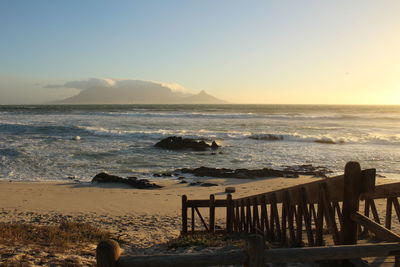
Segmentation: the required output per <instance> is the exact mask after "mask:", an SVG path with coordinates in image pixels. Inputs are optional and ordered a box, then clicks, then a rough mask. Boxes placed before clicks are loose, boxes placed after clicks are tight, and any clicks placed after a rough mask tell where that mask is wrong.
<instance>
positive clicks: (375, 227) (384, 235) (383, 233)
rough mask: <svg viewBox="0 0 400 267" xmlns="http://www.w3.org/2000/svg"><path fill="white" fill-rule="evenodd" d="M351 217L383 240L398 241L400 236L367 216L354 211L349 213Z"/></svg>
mask: <svg viewBox="0 0 400 267" xmlns="http://www.w3.org/2000/svg"><path fill="white" fill-rule="evenodd" d="M351 219H352V220H353V221H354V222H356V223H358V224H361V225H362V226H365V227H367V228H368V230H369V231H371V232H372V233H374V234H375V235H376V236H377V237H378V238H379V239H381V240H383V241H389V242H390V241H393V242H400V236H399V235H398V234H396V233H394V232H392V231H390V230H389V229H387V228H385V227H383V226H382V225H380V224H378V223H376V222H374V221H373V220H371V219H369V218H368V217H365V216H364V215H362V214H361V213H359V212H354V213H353V214H352V215H351Z"/></svg>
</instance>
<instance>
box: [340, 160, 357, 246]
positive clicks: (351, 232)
mask: <svg viewBox="0 0 400 267" xmlns="http://www.w3.org/2000/svg"><path fill="white" fill-rule="evenodd" d="M360 194H361V168H360V164H359V163H358V162H354V161H350V162H348V163H347V164H346V166H345V168H344V195H343V209H342V221H343V228H342V231H341V233H342V234H341V241H342V244H344V245H351V244H356V243H357V237H358V227H357V223H356V222H354V221H353V220H352V219H351V215H352V214H353V213H354V212H358V210H359V205H360Z"/></svg>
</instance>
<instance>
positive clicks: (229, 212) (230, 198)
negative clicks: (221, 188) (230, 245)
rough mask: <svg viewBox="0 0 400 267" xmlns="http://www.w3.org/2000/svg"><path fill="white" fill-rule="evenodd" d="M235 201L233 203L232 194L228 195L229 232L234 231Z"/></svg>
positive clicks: (227, 223) (227, 226)
mask: <svg viewBox="0 0 400 267" xmlns="http://www.w3.org/2000/svg"><path fill="white" fill-rule="evenodd" d="M233 220H234V216H233V203H232V195H231V194H228V195H226V231H227V232H228V233H232V231H233Z"/></svg>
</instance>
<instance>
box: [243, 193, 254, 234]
mask: <svg viewBox="0 0 400 267" xmlns="http://www.w3.org/2000/svg"><path fill="white" fill-rule="evenodd" d="M245 203H246V225H247V229H246V232H247V233H251V232H253V230H254V228H253V224H252V220H251V207H250V199H249V198H246V199H245Z"/></svg>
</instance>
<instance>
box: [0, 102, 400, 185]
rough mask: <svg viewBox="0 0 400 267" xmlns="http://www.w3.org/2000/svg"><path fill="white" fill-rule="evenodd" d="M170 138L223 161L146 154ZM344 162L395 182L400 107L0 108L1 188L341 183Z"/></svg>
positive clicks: (199, 155)
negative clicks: (190, 171) (298, 176)
mask: <svg viewBox="0 0 400 267" xmlns="http://www.w3.org/2000/svg"><path fill="white" fill-rule="evenodd" d="M172 135H178V136H183V137H190V138H199V139H205V140H208V141H211V140H216V142H217V143H218V144H220V145H221V146H222V147H221V148H220V149H219V152H222V153H218V152H217V153H212V151H206V152H194V151H169V150H163V149H159V148H156V147H154V144H155V143H156V142H158V141H159V140H161V139H163V138H166V137H168V136H172ZM78 136H79V138H77V137H78ZM350 160H353V161H358V162H360V163H361V166H362V168H376V169H377V171H378V173H380V174H383V175H385V176H390V177H398V178H400V106H326V105H77V106H71V105H60V106H0V179H7V180H59V179H66V178H67V177H75V178H76V179H79V180H82V181H89V180H90V179H91V178H92V177H93V176H94V175H95V174H97V173H99V172H102V171H105V172H108V173H112V174H115V175H121V176H138V177H150V176H151V175H152V174H153V173H159V172H165V171H173V170H174V169H177V168H183V167H189V168H195V167H200V166H207V167H218V168H222V167H225V168H265V167H273V168H281V167H282V166H286V165H298V164H313V165H315V166H326V167H328V168H330V169H331V170H333V171H334V173H341V172H343V167H344V165H345V163H346V162H347V161H350Z"/></svg>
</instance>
